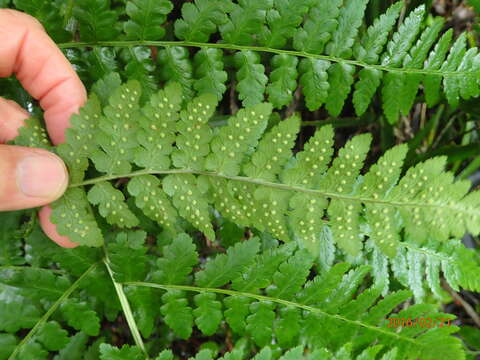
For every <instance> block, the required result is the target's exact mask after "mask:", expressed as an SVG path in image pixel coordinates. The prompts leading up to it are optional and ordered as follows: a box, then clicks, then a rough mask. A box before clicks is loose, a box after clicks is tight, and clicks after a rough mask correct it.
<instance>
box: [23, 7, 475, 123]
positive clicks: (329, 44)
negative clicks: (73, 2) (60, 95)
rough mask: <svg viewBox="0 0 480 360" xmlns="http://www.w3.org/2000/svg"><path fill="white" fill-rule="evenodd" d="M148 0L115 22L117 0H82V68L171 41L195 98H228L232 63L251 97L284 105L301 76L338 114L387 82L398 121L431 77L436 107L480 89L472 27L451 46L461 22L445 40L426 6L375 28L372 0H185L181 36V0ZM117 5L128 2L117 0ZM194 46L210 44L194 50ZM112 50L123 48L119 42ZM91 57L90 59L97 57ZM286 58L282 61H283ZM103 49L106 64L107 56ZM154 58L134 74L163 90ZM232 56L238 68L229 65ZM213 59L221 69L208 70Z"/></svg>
mask: <svg viewBox="0 0 480 360" xmlns="http://www.w3.org/2000/svg"><path fill="white" fill-rule="evenodd" d="M25 1H26V0H25ZM31 1H33V0H31ZM148 4H153V3H152V2H151V1H150V0H141V1H140V0H135V1H134V0H130V1H128V5H127V7H126V9H125V11H126V15H127V17H129V20H128V21H126V22H125V23H123V24H122V23H119V26H117V29H116V28H115V26H114V25H113V24H111V23H110V22H109V21H110V20H111V19H113V17H112V16H114V17H116V18H118V16H117V15H116V12H115V11H113V10H111V6H110V5H111V4H110V1H108V0H82V3H81V6H76V7H75V9H76V11H75V12H74V15H75V18H76V19H77V20H78V22H79V26H80V37H81V39H82V40H83V41H86V42H82V43H64V44H61V47H62V48H77V47H85V46H91V47H93V49H92V50H91V51H85V50H83V52H82V53H81V55H82V56H81V57H80V58H79V57H78V56H74V54H73V52H71V53H70V58H71V60H72V61H73V62H75V61H77V60H78V61H79V62H78V67H79V71H80V72H84V73H87V74H85V76H86V77H89V75H88V73H91V72H97V73H98V72H100V73H101V75H106V74H107V73H108V72H107V71H106V70H107V68H109V69H110V70H111V71H117V69H116V68H115V60H116V59H115V58H112V56H111V55H112V54H107V53H105V47H110V46H118V47H128V48H135V47H139V46H143V47H144V48H143V52H145V53H147V52H148V51H149V50H150V48H151V47H155V46H158V47H162V48H164V49H162V50H159V56H158V57H157V58H158V61H159V63H160V65H161V66H160V69H159V70H158V73H159V75H160V78H161V80H163V81H166V82H171V81H178V82H180V83H181V84H182V86H183V88H184V91H185V97H186V98H187V100H191V99H192V98H193V97H194V96H195V93H196V92H198V93H199V94H202V93H204V92H205V91H207V92H210V93H213V94H215V95H217V96H218V97H219V98H220V97H221V95H222V94H224V93H225V90H226V89H225V88H224V87H225V86H226V85H225V82H226V73H225V72H227V71H228V70H236V73H237V74H236V78H237V82H238V84H237V86H236V89H234V90H237V92H238V93H239V95H240V96H239V97H240V100H241V101H242V103H243V105H244V106H251V105H255V104H257V103H260V102H262V101H263V98H264V96H265V95H268V96H269V98H270V101H271V102H272V103H273V104H274V106H275V107H277V108H280V107H282V106H285V105H288V104H289V103H291V102H292V97H291V94H292V93H295V91H296V90H297V88H298V87H299V85H300V86H301V88H300V90H303V95H304V97H305V100H306V103H307V107H308V109H309V110H311V111H315V110H318V109H320V107H321V106H322V105H323V104H324V103H326V109H327V111H328V112H329V113H330V115H331V116H333V117H337V116H339V115H340V114H341V112H342V109H343V107H344V103H345V101H346V99H348V97H349V95H350V93H351V92H353V104H354V107H355V111H356V114H357V115H358V116H361V115H363V114H364V113H365V111H366V110H367V108H368V106H369V105H370V104H371V103H372V101H373V100H374V98H375V95H376V93H377V92H378V93H379V95H380V97H381V103H382V107H383V109H384V113H385V115H386V117H387V119H388V121H389V122H390V123H392V124H394V123H396V122H397V121H398V118H399V116H400V114H407V113H408V112H410V111H411V109H412V107H413V104H414V102H415V100H416V95H417V93H418V92H419V90H421V89H422V86H421V84H422V83H423V85H424V86H423V94H424V95H425V99H426V101H427V104H428V105H429V106H430V107H431V106H434V105H435V104H436V103H438V102H439V101H440V100H441V99H442V97H445V98H446V100H447V102H448V103H449V104H450V105H452V106H453V107H454V108H455V107H456V106H458V104H459V102H460V101H461V100H462V99H464V100H468V99H470V98H472V97H477V96H479V95H480V88H479V87H478V86H477V81H475V80H474V81H470V80H471V79H478V70H479V69H480V60H479V58H480V57H479V56H478V54H477V50H475V49H476V48H475V47H473V48H472V49H468V48H467V46H466V42H465V38H466V34H465V33H463V34H461V35H460V37H459V38H458V40H457V42H456V43H455V44H454V45H453V46H452V47H451V48H450V40H451V37H452V33H451V31H447V32H445V33H444V34H443V35H442V36H441V37H440V40H438V37H439V35H440V33H441V30H442V27H443V26H442V24H443V22H442V20H438V19H432V21H431V22H430V23H429V24H426V21H425V6H420V7H418V8H416V9H414V10H413V11H411V12H410V13H409V14H405V19H404V20H402V23H401V24H399V26H398V29H397V31H395V32H394V30H393V28H394V26H395V24H396V22H397V19H398V17H399V14H400V11H401V9H402V7H403V2H400V1H399V2H397V3H395V4H393V5H392V6H390V7H389V8H388V9H387V10H386V12H385V13H384V14H382V15H380V16H379V17H378V18H377V19H374V21H373V24H372V25H370V26H369V27H368V28H367V27H362V21H363V18H364V14H365V9H366V7H367V5H368V4H369V1H368V0H348V1H347V0H345V1H340V0H335V1H327V2H322V1H312V0H301V1H300V0H297V1H293V0H262V1H252V0H240V1H238V2H232V1H231V0H228V1H226V0H225V1H220V0H196V1H193V2H187V3H185V4H184V5H183V6H182V12H181V16H182V17H181V18H179V19H176V20H175V19H173V20H175V21H174V33H175V37H173V38H172V39H170V40H168V41H158V39H159V38H161V37H163V35H164V33H165V31H166V29H168V25H164V24H163V23H164V20H165V14H167V13H168V12H169V11H170V10H171V5H170V4H171V3H170V1H169V0H165V1H163V0H162V2H160V3H156V4H155V6H153V5H152V7H150V8H149V7H148ZM28 8H29V9H31V8H32V7H31V6H30V7H28ZM113 8H115V9H116V10H117V11H118V8H117V7H116V6H113ZM32 11H33V10H32ZM148 14H155V15H152V16H150V17H149V16H147V15H148ZM153 19H154V20H153ZM402 19H403V17H402ZM152 21H154V23H151V22H152ZM154 24H155V25H154ZM122 28H123V30H124V32H125V37H126V38H127V39H131V40H126V41H124V40H119V41H112V40H113V39H116V37H117V34H118V30H120V29H122ZM423 30H424V31H423ZM89 31H90V32H89ZM392 33H393V34H392ZM108 35H110V36H108ZM150 39H154V40H150ZM155 39H157V41H156V40H155ZM211 39H218V41H217V40H215V42H213V40H211ZM102 40H105V41H102ZM108 40H110V41H108ZM177 40H180V41H177ZM437 40H438V43H437V44H436V46H435V47H434V48H433V49H432V46H433V45H434V44H435V43H436V42H437ZM147 46H148V47H147ZM189 47H193V48H199V49H200V50H199V51H198V52H197V54H193V52H192V54H190V52H189V51H188V50H187V48H189ZM99 49H100V50H99ZM231 51H234V52H235V53H234V54H231ZM111 53H113V55H115V54H114V51H113V52H112V51H111ZM121 53H123V52H121ZM260 53H263V54H265V56H263V57H261V56H260V55H259V54H260ZM102 54H103V55H104V56H103V57H102V56H101V55H102ZM447 54H448V56H447ZM107 55H108V56H107ZM226 55H232V56H233V58H234V61H233V62H230V61H229V60H224V59H223V58H225V57H226ZM190 56H192V58H190ZM85 58H87V59H89V60H88V61H87V63H85ZM152 58H155V54H154V55H152ZM280 58H281V59H283V60H282V61H281V62H282V64H280V63H277V62H280V61H279V60H277V59H280ZM294 58H295V59H296V60H294ZM102 59H103V61H105V68H104V69H102V66H99V65H100V64H99V63H101V62H102V61H99V60H102ZM228 59H229V58H228ZM286 59H289V60H288V62H286V61H287V60H286ZM426 59H428V60H427V61H425V60H426ZM139 60H140V59H139ZM147 60H150V59H147V58H146V57H143V58H142V59H141V60H140V61H133V62H131V63H129V64H128V65H129V66H127V68H126V69H125V77H127V78H128V79H132V78H137V79H138V80H140V81H141V82H144V81H146V84H147V85H148V86H149V87H150V89H152V90H153V89H154V87H155V86H154V85H155V84H156V82H155V81H154V79H152V78H151V76H152V71H149V70H148V69H149V67H148V65H149V64H147V63H148V61H147ZM82 61H83V63H82ZM269 62H270V63H272V65H273V69H272V70H273V71H272V73H271V76H270V77H271V78H270V81H269V79H268V78H267V77H266V76H265V67H268V66H267V65H266V64H268V63H269ZM295 63H300V64H301V66H300V70H301V71H299V72H298V73H296V72H295V71H290V70H293V67H294V64H295ZM92 64H96V66H92ZM232 65H233V66H232ZM230 66H231V67H232V68H233V69H228V67H230ZM277 67H278V70H279V69H280V68H282V69H283V70H282V72H281V74H282V75H283V76H281V78H282V85H281V84H280V80H279V78H280V71H275V70H276V69H277ZM207 68H208V69H210V70H212V71H211V72H206V69H207ZM287 68H288V71H287ZM307 73H308V75H306V74H307ZM327 74H328V75H329V76H328V77H327V76H326V75H327ZM97 75H98V74H97ZM308 76H310V78H308ZM96 78H98V76H96ZM267 83H270V85H269V86H268V87H267V86H266V84H267ZM194 84H195V86H194ZM233 85H235V84H233ZM338 85H341V86H340V87H338ZM352 85H353V88H354V90H352ZM399 92H400V95H399ZM298 94H301V92H300V91H299V92H298Z"/></svg>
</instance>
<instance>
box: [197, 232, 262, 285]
mask: <svg viewBox="0 0 480 360" xmlns="http://www.w3.org/2000/svg"><path fill="white" fill-rule="evenodd" d="M259 246H260V244H259V241H258V239H257V238H253V239H250V240H248V241H244V242H240V243H237V244H235V245H234V246H233V247H230V248H228V250H227V253H226V254H221V255H217V256H216V257H215V259H213V260H211V261H209V262H207V264H206V266H205V269H204V270H202V271H199V272H197V273H196V274H195V278H196V281H197V283H198V284H199V285H200V286H203V287H220V286H222V285H225V284H226V283H228V282H229V281H231V280H233V279H235V278H237V277H238V276H239V275H240V274H241V273H242V272H243V270H244V269H245V268H246V267H247V266H248V265H249V264H251V263H252V262H253V261H254V257H255V255H256V254H257V252H258V250H259Z"/></svg>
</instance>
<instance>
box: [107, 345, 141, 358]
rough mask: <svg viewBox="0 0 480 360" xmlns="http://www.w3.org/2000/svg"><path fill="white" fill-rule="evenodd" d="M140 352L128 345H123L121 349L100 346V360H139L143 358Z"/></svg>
mask: <svg viewBox="0 0 480 360" xmlns="http://www.w3.org/2000/svg"><path fill="white" fill-rule="evenodd" d="M143 357H144V356H143V354H142V351H141V350H140V349H139V348H137V347H135V346H132V347H130V345H123V346H122V348H121V349H117V348H116V347H113V346H111V345H107V344H101V345H100V360H127V359H129V360H141V359H142V358H143Z"/></svg>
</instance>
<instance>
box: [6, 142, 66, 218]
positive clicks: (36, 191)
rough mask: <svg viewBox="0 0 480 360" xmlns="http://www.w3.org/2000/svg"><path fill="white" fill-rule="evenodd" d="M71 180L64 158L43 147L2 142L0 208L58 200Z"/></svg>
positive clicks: (13, 208)
mask: <svg viewBox="0 0 480 360" xmlns="http://www.w3.org/2000/svg"><path fill="white" fill-rule="evenodd" d="M67 184H68V174H67V169H66V167H65V165H64V163H63V161H62V160H61V159H60V158H59V157H57V156H56V155H54V154H53V153H51V152H49V151H46V150H43V149H33V148H26V147H20V146H10V145H0V211H10V210H19V209H28V208H34V207H38V206H42V205H46V204H49V203H51V202H53V201H55V200H57V199H58V198H59V197H60V196H61V195H62V194H63V193H64V191H65V189H66V188H67Z"/></svg>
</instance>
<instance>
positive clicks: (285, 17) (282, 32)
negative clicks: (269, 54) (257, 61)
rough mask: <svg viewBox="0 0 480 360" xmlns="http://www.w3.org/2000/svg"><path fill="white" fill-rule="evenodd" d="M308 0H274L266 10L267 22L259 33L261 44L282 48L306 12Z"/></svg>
mask: <svg viewBox="0 0 480 360" xmlns="http://www.w3.org/2000/svg"><path fill="white" fill-rule="evenodd" d="M310 3H311V1H310V0H296V1H294V0H274V2H273V4H274V8H273V9H270V10H268V12H267V18H266V20H267V24H266V25H265V26H264V27H263V29H262V31H261V32H260V33H259V41H260V43H261V44H262V45H264V46H267V47H271V48H282V47H283V46H285V44H286V43H287V41H288V40H289V39H290V38H291V37H292V34H293V32H294V31H295V29H296V28H297V27H298V26H299V25H300V24H301V23H302V21H303V16H304V15H305V14H306V13H307V12H308V9H309V6H310Z"/></svg>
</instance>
